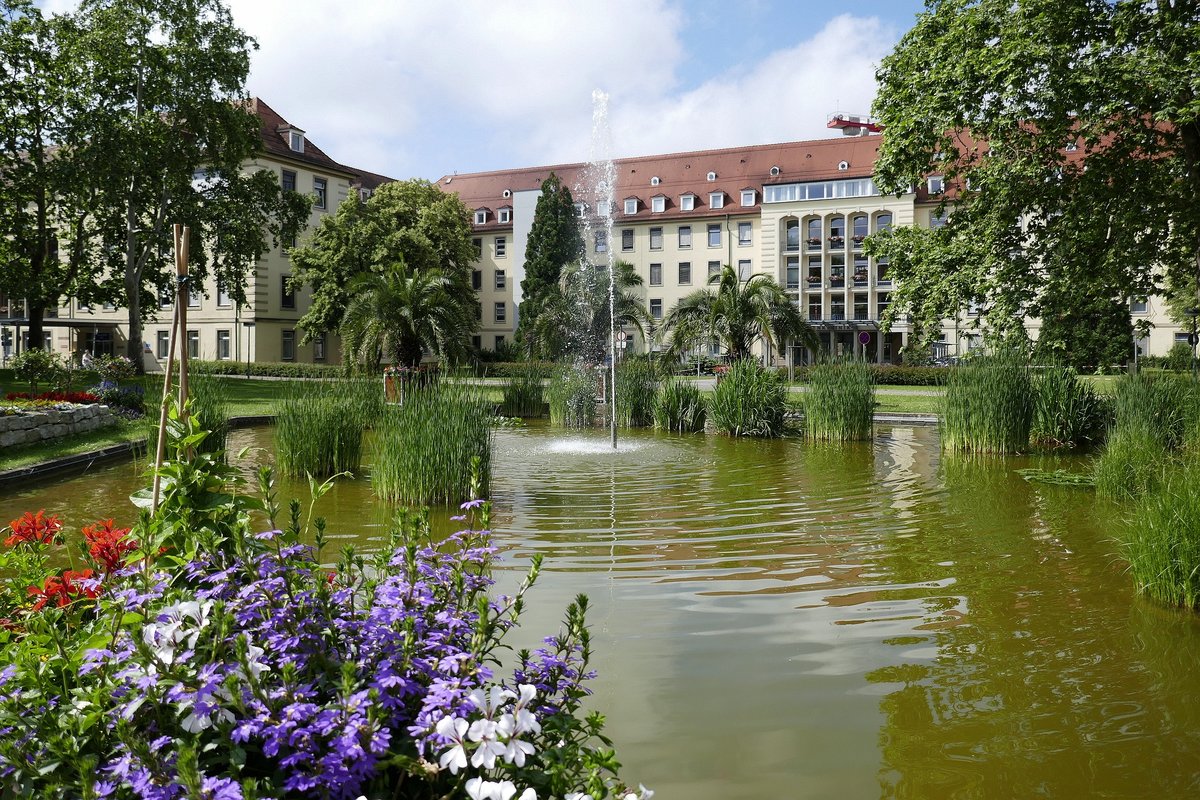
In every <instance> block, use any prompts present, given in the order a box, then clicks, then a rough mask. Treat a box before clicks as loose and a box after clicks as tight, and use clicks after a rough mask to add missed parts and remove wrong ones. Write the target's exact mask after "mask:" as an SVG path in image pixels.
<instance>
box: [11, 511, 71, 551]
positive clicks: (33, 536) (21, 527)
mask: <svg viewBox="0 0 1200 800" xmlns="http://www.w3.org/2000/svg"><path fill="white" fill-rule="evenodd" d="M45 513H46V510H45V509H41V510H40V511H38V512H37V514H31V513H30V512H28V511H26V512H25V514H24V516H22V517H21V518H20V519H14V520H13V521H12V522H10V523H8V527H10V528H12V536H9V537H8V538H7V539H5V540H4V545H5V546H6V547H12V546H13V545H15V544H51V543H53V542H54V541H55V540H56V539H57V538H58V532H59V531H60V530H62V520H60V519H59V518H58V517H57V516H55V515H54V514H51V515H50V516H48V517H47V516H45Z"/></svg>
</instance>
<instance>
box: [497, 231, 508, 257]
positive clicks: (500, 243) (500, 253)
mask: <svg viewBox="0 0 1200 800" xmlns="http://www.w3.org/2000/svg"><path fill="white" fill-rule="evenodd" d="M507 255H508V240H507V239H505V238H504V237H503V236H497V237H496V258H504V257H505V256H507Z"/></svg>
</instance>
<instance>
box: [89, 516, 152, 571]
mask: <svg viewBox="0 0 1200 800" xmlns="http://www.w3.org/2000/svg"><path fill="white" fill-rule="evenodd" d="M128 536H129V528H115V527H113V521H112V520H111V519H102V520H99V521H98V522H96V524H95V525H84V526H83V540H84V542H86V543H87V548H88V555H89V556H91V557H92V561H94V562H95V563H96V565H97V566H100V567H103V568H104V571H105V572H114V571H116V570H118V569H120V568H121V567H123V566H125V556H126V554H128V553H130V552H132V551H134V550H136V549H137V548H138V543H137V542H136V541H135V540H133V539H130V538H128Z"/></svg>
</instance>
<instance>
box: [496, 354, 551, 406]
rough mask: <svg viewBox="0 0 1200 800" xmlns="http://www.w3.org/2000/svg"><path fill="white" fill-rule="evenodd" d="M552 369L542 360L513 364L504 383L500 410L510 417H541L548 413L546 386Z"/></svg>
mask: <svg viewBox="0 0 1200 800" xmlns="http://www.w3.org/2000/svg"><path fill="white" fill-rule="evenodd" d="M550 373H551V370H550V368H549V367H548V366H547V365H546V364H545V362H541V361H523V362H518V363H516V364H514V365H512V367H511V369H510V370H509V372H508V378H507V380H506V381H505V383H504V390H503V391H504V395H503V399H502V400H501V401H500V409H499V412H500V413H501V414H503V415H505V416H508V417H540V416H542V415H543V414H545V413H546V398H545V393H546V390H545V386H546V379H547V378H549V377H550Z"/></svg>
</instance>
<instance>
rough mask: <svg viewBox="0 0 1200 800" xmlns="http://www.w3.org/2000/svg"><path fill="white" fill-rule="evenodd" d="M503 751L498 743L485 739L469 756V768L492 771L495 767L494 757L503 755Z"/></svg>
mask: <svg viewBox="0 0 1200 800" xmlns="http://www.w3.org/2000/svg"><path fill="white" fill-rule="evenodd" d="M505 750H506V748H505V747H504V745H502V744H501V743H500V742H497V741H495V740H494V739H485V740H484V741H482V742H480V743H479V747H477V748H475V752H474V753H472V754H471V766H472V767H486V768H487V769H494V768H495V767H496V756H502V755H504V752H505Z"/></svg>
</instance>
